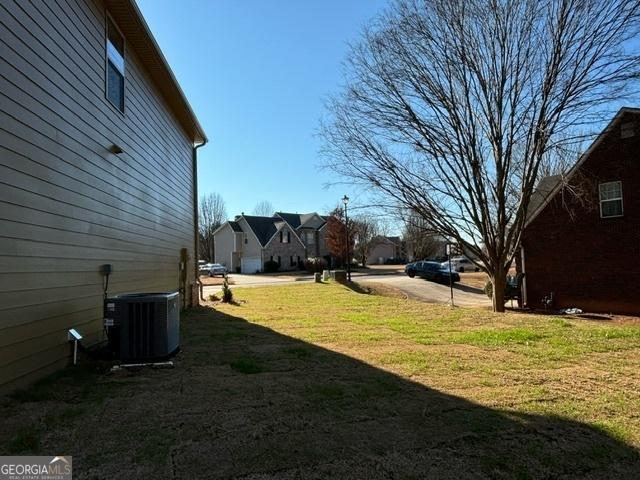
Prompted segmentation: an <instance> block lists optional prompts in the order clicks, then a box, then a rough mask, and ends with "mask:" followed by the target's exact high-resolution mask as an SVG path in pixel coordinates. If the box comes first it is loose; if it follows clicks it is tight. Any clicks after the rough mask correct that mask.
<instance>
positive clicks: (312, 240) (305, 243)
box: [213, 212, 328, 273]
mask: <svg viewBox="0 0 640 480" xmlns="http://www.w3.org/2000/svg"><path fill="white" fill-rule="evenodd" d="M325 225H326V219H325V217H322V216H321V215H318V214H317V213H306V214H297V213H285V212H276V213H275V214H274V216H272V217H262V216H254V215H245V214H244V213H243V214H242V215H238V216H237V217H236V218H235V219H234V220H230V221H228V222H225V223H224V224H222V225H221V226H220V227H219V228H218V229H217V230H216V231H214V232H213V241H214V250H215V262H216V263H220V264H222V265H225V266H226V267H227V268H228V269H229V271H231V272H241V273H256V272H262V271H264V264H265V262H267V261H269V260H273V261H275V262H278V263H279V264H280V270H296V269H298V268H299V267H300V266H302V263H303V262H304V260H305V259H307V258H309V257H319V256H320V257H326V256H328V250H327V248H326V242H325V238H324V232H325Z"/></svg>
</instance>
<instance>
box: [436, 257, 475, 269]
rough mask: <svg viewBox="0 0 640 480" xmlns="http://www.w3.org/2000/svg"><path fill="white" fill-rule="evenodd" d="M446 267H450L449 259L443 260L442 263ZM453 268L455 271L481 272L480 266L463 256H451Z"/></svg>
mask: <svg viewBox="0 0 640 480" xmlns="http://www.w3.org/2000/svg"><path fill="white" fill-rule="evenodd" d="M441 265H442V266H443V267H445V268H449V261H448V260H447V261H446V262H442V264H441ZM451 270H453V271H454V272H461V273H462V272H479V271H480V267H478V266H477V265H476V264H475V263H473V262H472V261H471V260H469V258H467V257H465V256H464V255H463V256H460V257H451Z"/></svg>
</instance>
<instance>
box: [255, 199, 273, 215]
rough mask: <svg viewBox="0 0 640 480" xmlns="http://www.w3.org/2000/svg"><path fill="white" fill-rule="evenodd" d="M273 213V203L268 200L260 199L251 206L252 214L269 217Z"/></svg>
mask: <svg viewBox="0 0 640 480" xmlns="http://www.w3.org/2000/svg"><path fill="white" fill-rule="evenodd" d="M274 213H275V209H274V208H273V204H272V203H271V202H270V201H269V200H262V201H260V202H258V203H256V206H255V207H253V214H254V215H258V216H260V217H270V216H271V215H273V214H274Z"/></svg>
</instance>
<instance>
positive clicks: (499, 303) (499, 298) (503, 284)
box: [491, 268, 507, 312]
mask: <svg viewBox="0 0 640 480" xmlns="http://www.w3.org/2000/svg"><path fill="white" fill-rule="evenodd" d="M491 283H492V285H493V297H492V300H493V311H494V312H504V303H505V298H504V296H505V291H506V289H507V272H506V271H505V270H504V269H502V268H497V269H496V273H494V274H493V275H492V277H491Z"/></svg>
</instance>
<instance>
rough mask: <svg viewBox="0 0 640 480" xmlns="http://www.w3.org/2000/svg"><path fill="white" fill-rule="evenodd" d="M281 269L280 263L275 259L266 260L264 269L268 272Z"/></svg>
mask: <svg viewBox="0 0 640 480" xmlns="http://www.w3.org/2000/svg"><path fill="white" fill-rule="evenodd" d="M279 269H280V264H279V263H278V262H276V261H274V260H267V261H266V262H264V271H265V272H266V273H273V272H277V271H278V270H279Z"/></svg>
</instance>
